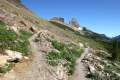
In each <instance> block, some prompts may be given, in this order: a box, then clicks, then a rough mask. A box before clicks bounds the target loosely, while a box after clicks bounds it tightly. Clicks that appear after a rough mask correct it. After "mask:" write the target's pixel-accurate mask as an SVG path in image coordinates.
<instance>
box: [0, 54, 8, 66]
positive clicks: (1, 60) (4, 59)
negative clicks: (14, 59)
mask: <svg viewBox="0 0 120 80" xmlns="http://www.w3.org/2000/svg"><path fill="white" fill-rule="evenodd" d="M8 58H9V56H6V55H0V67H2V66H4V65H5V64H6V63H7V59H8Z"/></svg>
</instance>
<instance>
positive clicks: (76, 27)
mask: <svg viewBox="0 0 120 80" xmlns="http://www.w3.org/2000/svg"><path fill="white" fill-rule="evenodd" d="M69 25H70V26H71V28H72V29H74V30H82V28H81V27H80V24H79V23H78V21H77V19H76V18H72V19H71V21H70V22H69Z"/></svg>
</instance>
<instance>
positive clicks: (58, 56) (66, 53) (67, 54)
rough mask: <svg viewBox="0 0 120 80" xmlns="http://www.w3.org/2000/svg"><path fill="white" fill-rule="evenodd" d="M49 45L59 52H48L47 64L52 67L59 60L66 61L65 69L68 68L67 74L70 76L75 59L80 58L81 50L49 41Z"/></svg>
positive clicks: (73, 68)
mask: <svg viewBox="0 0 120 80" xmlns="http://www.w3.org/2000/svg"><path fill="white" fill-rule="evenodd" d="M51 43H52V45H53V47H54V48H55V49H57V50H59V51H60V52H53V51H52V52H50V53H49V54H48V55H47V59H48V63H49V64H50V65H52V66H56V65H58V63H59V62H60V61H61V60H67V61H68V63H67V65H66V67H67V68H68V73H69V74H70V75H72V74H73V73H74V70H75V62H76V59H77V58H78V57H80V55H81V53H82V50H81V49H79V48H77V47H72V46H70V45H67V44H63V43H61V42H58V41H56V40H53V41H51Z"/></svg>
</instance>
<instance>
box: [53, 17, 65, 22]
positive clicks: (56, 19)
mask: <svg viewBox="0 0 120 80" xmlns="http://www.w3.org/2000/svg"><path fill="white" fill-rule="evenodd" d="M51 20H53V21H59V22H62V23H64V18H62V17H53V18H52V19H51Z"/></svg>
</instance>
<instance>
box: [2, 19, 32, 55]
mask: <svg viewBox="0 0 120 80" xmlns="http://www.w3.org/2000/svg"><path fill="white" fill-rule="evenodd" d="M31 35H32V34H31V33H29V32H25V31H22V30H20V36H18V35H17V34H16V33H15V32H14V31H12V30H7V27H6V25H5V23H4V22H2V21H0V49H1V50H4V49H10V50H14V51H18V52H21V53H23V55H27V54H28V51H29V48H28V45H29V41H28V38H29V37H30V36H31Z"/></svg>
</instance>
